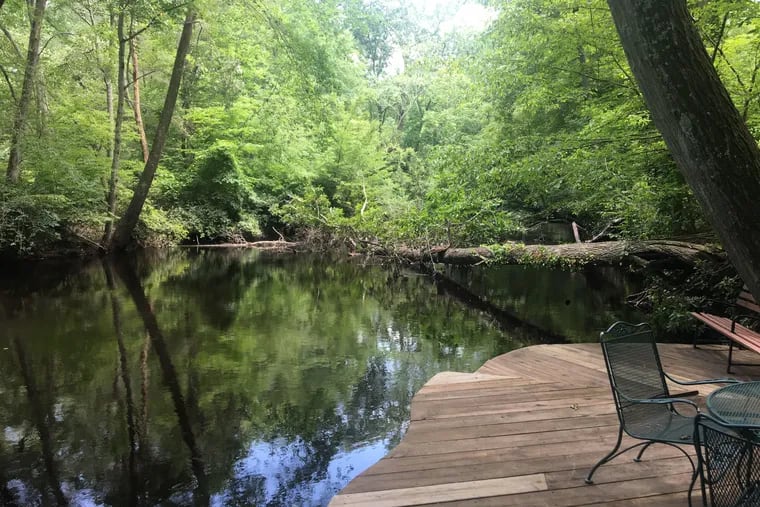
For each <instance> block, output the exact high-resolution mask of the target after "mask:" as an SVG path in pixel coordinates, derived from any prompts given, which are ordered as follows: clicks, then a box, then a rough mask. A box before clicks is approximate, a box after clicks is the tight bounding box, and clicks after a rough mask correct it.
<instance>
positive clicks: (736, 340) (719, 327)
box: [691, 286, 760, 373]
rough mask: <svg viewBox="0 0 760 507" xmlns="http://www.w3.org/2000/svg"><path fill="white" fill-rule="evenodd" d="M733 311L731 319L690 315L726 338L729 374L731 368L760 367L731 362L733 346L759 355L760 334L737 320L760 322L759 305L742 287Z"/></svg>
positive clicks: (756, 364) (753, 364)
mask: <svg viewBox="0 0 760 507" xmlns="http://www.w3.org/2000/svg"><path fill="white" fill-rule="evenodd" d="M734 306H735V307H736V308H735V311H734V316H733V317H721V316H719V315H713V314H711V313H705V312H691V315H692V316H693V317H694V318H696V319H698V320H700V321H702V322H703V323H705V324H706V325H707V326H708V327H709V328H710V329H712V330H714V331H716V332H717V333H719V334H720V335H722V336H724V337H726V338H728V343H729V347H728V368H727V370H726V371H728V373H732V372H731V366H732V365H737V366H760V364H758V363H734V362H732V357H733V351H734V344H736V345H738V346H740V347H742V348H745V349H748V350H752V351H754V352H757V353H758V354H760V332H758V331H754V330H752V329H750V328H748V327H746V326H743V325H742V324H740V323H738V322H737V320H744V319H748V320H754V321H757V322H760V305H759V304H758V303H757V301H755V298H754V297H753V296H752V293H751V292H750V291H749V290H748V289H747V287H746V286H745V287H743V288H742V290H741V291H740V292H739V296H738V297H737V298H736V301H735V302H734ZM695 347H696V342H695Z"/></svg>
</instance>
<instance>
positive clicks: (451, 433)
mask: <svg viewBox="0 0 760 507" xmlns="http://www.w3.org/2000/svg"><path fill="white" fill-rule="evenodd" d="M659 349H660V355H661V358H662V362H663V366H664V368H665V370H666V371H668V372H669V373H670V374H672V375H673V376H675V377H676V378H680V379H687V380H688V379H703V378H717V377H725V376H726V373H725V365H726V353H727V347H725V346H701V347H700V348H699V349H697V350H694V349H693V348H692V347H691V346H690V345H660V346H659ZM739 354H740V355H741V356H740V357H738V358H737V360H738V361H745V360H748V361H750V362H752V361H757V360H758V358H757V355H756V354H752V353H748V352H739ZM735 371H736V372H737V374H735V375H733V377H735V378H742V379H750V378H753V377H752V375H754V378H758V377H757V375H760V368H746V367H739V366H736V367H735ZM715 387H717V386H701V387H700V397H699V400H700V401H703V399H704V395H705V394H706V393H708V392H710V391H711V390H712V389H714V388H715ZM674 391H675V389H674ZM617 431H618V424H617V417H616V415H615V409H614V406H613V403H612V398H611V395H610V388H609V383H608V380H607V374H606V372H605V368H604V362H603V359H602V355H601V349H600V347H599V345H598V344H574V345H536V346H532V347H527V348H524V349H519V350H516V351H513V352H510V353H508V354H504V355H502V356H499V357H496V358H494V359H491V360H490V361H488V362H486V363H485V364H484V365H483V366H482V367H481V368H480V369H479V370H478V371H477V372H475V373H454V372H444V373H439V374H438V375H436V376H434V377H433V378H432V379H431V380H430V381H429V382H428V383H427V384H425V386H423V388H422V389H421V390H420V391H419V392H418V393H417V394H416V395H415V397H414V399H413V401H412V422H411V425H410V427H409V430H408V431H407V433H406V435H405V436H404V438H403V440H402V442H401V443H400V444H399V445H398V446H397V447H396V448H395V449H393V450H392V451H391V452H390V453H389V454H388V455H387V456H386V457H385V458H383V459H382V460H381V461H379V462H378V463H376V464H375V465H374V466H372V467H370V468H369V469H368V470H366V471H365V472H364V473H362V474H361V475H359V476H358V477H356V478H355V479H354V480H353V481H352V482H351V483H350V484H349V485H348V486H347V487H346V488H345V489H343V491H341V492H340V494H338V495H337V496H336V497H335V498H333V500H332V502H331V503H330V505H331V506H334V507H338V506H349V505H350V506H367V507H369V506H372V507H384V506H385V507H387V506H399V505H431V504H445V505H467V506H476V505H477V506H500V507H501V506H520V507H527V506H551V507H561V506H577V505H594V506H616V507H624V506H625V507H634V506H645V505H646V506H650V505H656V506H685V505H687V496H686V494H687V490H688V486H689V480H690V478H691V467H690V466H689V463H688V460H687V459H686V458H685V457H684V456H683V455H682V454H680V453H678V451H676V450H674V449H672V448H669V447H668V446H664V445H655V446H653V447H651V448H650V449H649V450H647V452H646V453H645V455H644V460H643V461H642V462H641V463H634V462H633V457H634V455H635V454H634V453H635V451H633V452H631V453H628V454H624V455H622V456H620V457H618V458H617V459H615V460H613V461H612V462H610V463H608V464H606V465H604V466H602V467H601V468H600V469H599V470H598V471H597V472H596V474H595V475H594V481H595V484H594V485H586V484H585V483H584V480H583V479H584V477H585V476H586V474H587V473H588V471H589V469H590V468H591V466H593V464H594V463H596V461H597V460H598V459H600V458H601V457H602V456H603V455H604V454H606V453H607V452H608V451H610V450H611V449H612V447H613V445H614V443H615V439H616V437H617ZM626 438H628V437H626ZM626 441H628V440H626ZM626 441H624V444H625V442H626ZM691 452H692V454H693V450H692V451H691ZM697 489H698V488H697ZM699 496H700V495H699V493H697V494H696V496H695V500H699ZM697 504H699V502H698V501H697V502H696V503H695V505H697ZM700 505H701V504H700Z"/></svg>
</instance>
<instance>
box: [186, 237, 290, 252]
mask: <svg viewBox="0 0 760 507" xmlns="http://www.w3.org/2000/svg"><path fill="white" fill-rule="evenodd" d="M182 246H183V247H185V248H255V249H259V250H273V251H281V252H297V251H299V250H302V249H303V243H301V242H294V241H281V240H277V241H253V242H250V243H216V244H209V245H182Z"/></svg>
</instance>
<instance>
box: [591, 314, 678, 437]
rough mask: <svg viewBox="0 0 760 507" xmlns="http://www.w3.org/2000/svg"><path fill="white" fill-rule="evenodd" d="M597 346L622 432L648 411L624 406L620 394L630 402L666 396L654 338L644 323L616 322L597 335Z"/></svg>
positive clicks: (648, 410)
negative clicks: (630, 422)
mask: <svg viewBox="0 0 760 507" xmlns="http://www.w3.org/2000/svg"><path fill="white" fill-rule="evenodd" d="M600 342H601V344H602V351H603V353H604V362H605V364H606V366H607V373H608V374H609V378H610V385H611V386H612V396H613V398H614V399H615V407H616V408H617V411H618V416H619V417H620V423H621V424H622V425H623V428H626V422H627V421H630V420H633V419H636V420H640V419H641V418H642V417H647V414H651V411H652V410H651V409H652V407H650V406H645V405H641V404H635V403H630V402H627V401H626V400H625V398H623V397H621V396H620V394H623V395H624V396H627V397H629V398H634V399H649V398H667V397H669V396H670V393H669V392H668V385H667V383H666V382H665V375H664V373H663V371H662V363H661V362H660V355H659V354H658V352H657V344H656V343H655V340H654V334H653V333H652V328H651V327H650V326H649V325H648V324H645V323H644V324H629V323H627V322H616V323H614V324H613V325H612V326H610V328H609V329H607V331H604V332H603V333H602V334H601V336H600Z"/></svg>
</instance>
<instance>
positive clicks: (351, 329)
mask: <svg viewBox="0 0 760 507" xmlns="http://www.w3.org/2000/svg"><path fill="white" fill-rule="evenodd" d="M55 269H57V270H58V271H56V273H55V275H56V276H51V275H50V273H47V272H46V270H45V269H44V266H42V267H37V268H35V269H34V276H35V277H36V276H38V277H39V278H40V280H44V283H43V282H39V283H28V284H24V285H23V286H21V285H19V284H14V285H7V284H6V285H0V304H1V305H2V307H1V308H0V312H2V317H3V319H4V324H5V325H3V326H2V329H0V371H2V375H1V376H0V501H2V502H4V503H7V504H9V505H11V504H13V503H16V504H19V505H49V504H63V503H66V502H69V503H71V504H73V505H88V504H99V503H100V504H102V503H105V504H109V505H156V504H162V505H187V504H196V505H206V504H211V505H324V504H326V503H327V502H328V501H329V499H330V498H331V497H332V496H333V495H334V494H335V492H336V491H338V490H339V489H340V488H341V487H343V486H344V485H345V484H346V483H347V482H348V481H349V480H350V479H351V478H353V477H354V476H355V475H357V474H358V473H360V472H361V471H362V470H364V469H365V468H366V467H368V466H369V465H371V464H372V463H374V462H375V461H377V460H378V459H380V458H381V457H382V456H383V455H384V454H385V453H386V452H387V451H388V449H389V448H390V447H392V446H394V445H395V444H396V443H397V442H398V441H399V440H400V438H401V436H402V434H403V432H404V430H405V426H406V425H407V424H408V419H409V402H410V400H411V398H412V395H413V393H414V392H416V390H417V389H419V387H420V386H421V385H422V384H423V383H424V382H425V381H426V380H427V379H428V378H430V377H431V376H432V375H434V374H435V373H436V372H438V371H442V370H459V371H473V370H475V369H477V368H478V367H479V366H480V365H481V364H482V363H483V362H484V361H485V360H486V359H488V358H490V357H492V356H494V355H496V354H499V353H502V352H505V351H507V350H510V349H512V348H515V347H517V346H521V345H525V343H523V342H522V341H521V340H523V339H524V338H521V337H520V336H519V334H515V336H511V335H509V334H507V335H506V336H505V335H504V334H503V333H502V332H500V331H498V330H497V329H495V327H494V326H493V325H492V323H491V322H490V320H489V319H488V318H487V317H486V316H484V315H482V314H480V313H478V312H475V311H471V310H468V309H466V308H464V307H463V306H462V305H461V304H460V303H459V302H457V301H455V300H452V299H450V298H448V297H444V296H441V295H438V294H437V291H436V288H435V287H434V286H433V285H431V284H430V283H429V281H428V280H427V279H425V278H424V277H419V276H416V275H413V274H408V273H403V272H399V271H398V270H396V271H388V270H384V269H381V268H379V267H364V266H361V265H358V264H354V263H337V262H333V261H331V260H329V259H315V258H308V257H269V256H266V255H261V254H257V253H256V252H250V251H243V250H240V251H232V252H209V251H200V252H164V253H159V254H156V255H154V256H153V257H150V256H142V257H140V258H133V259H127V260H125V261H122V262H118V263H116V264H114V265H108V264H105V265H102V266H101V265H99V264H98V263H95V264H93V265H92V266H89V267H85V268H83V269H80V270H71V271H63V270H59V268H58V267H56V268H55ZM25 273H29V270H26V271H25ZM114 273H115V275H114ZM2 279H3V278H2V277H0V280H2ZM0 283H2V282H0ZM525 283H527V284H529V282H525ZM531 290H535V289H534V288H532V289H531ZM549 290H551V289H549ZM606 290H607V289H606ZM620 299H622V294H621V296H620ZM608 300H610V298H609V297H607V296H605V297H600V298H598V301H602V302H604V301H608ZM585 310H588V309H584V311H585ZM596 310H597V311H598V312H601V311H604V312H607V314H608V315H609V314H610V312H613V311H612V310H610V308H606V307H605V308H600V309H596ZM613 313H614V312H613ZM571 332H572V333H577V334H580V333H581V332H582V331H578V330H571ZM594 334H595V333H589V336H590V338H591V337H593V335H594ZM154 379H160V381H156V380H154Z"/></svg>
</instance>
